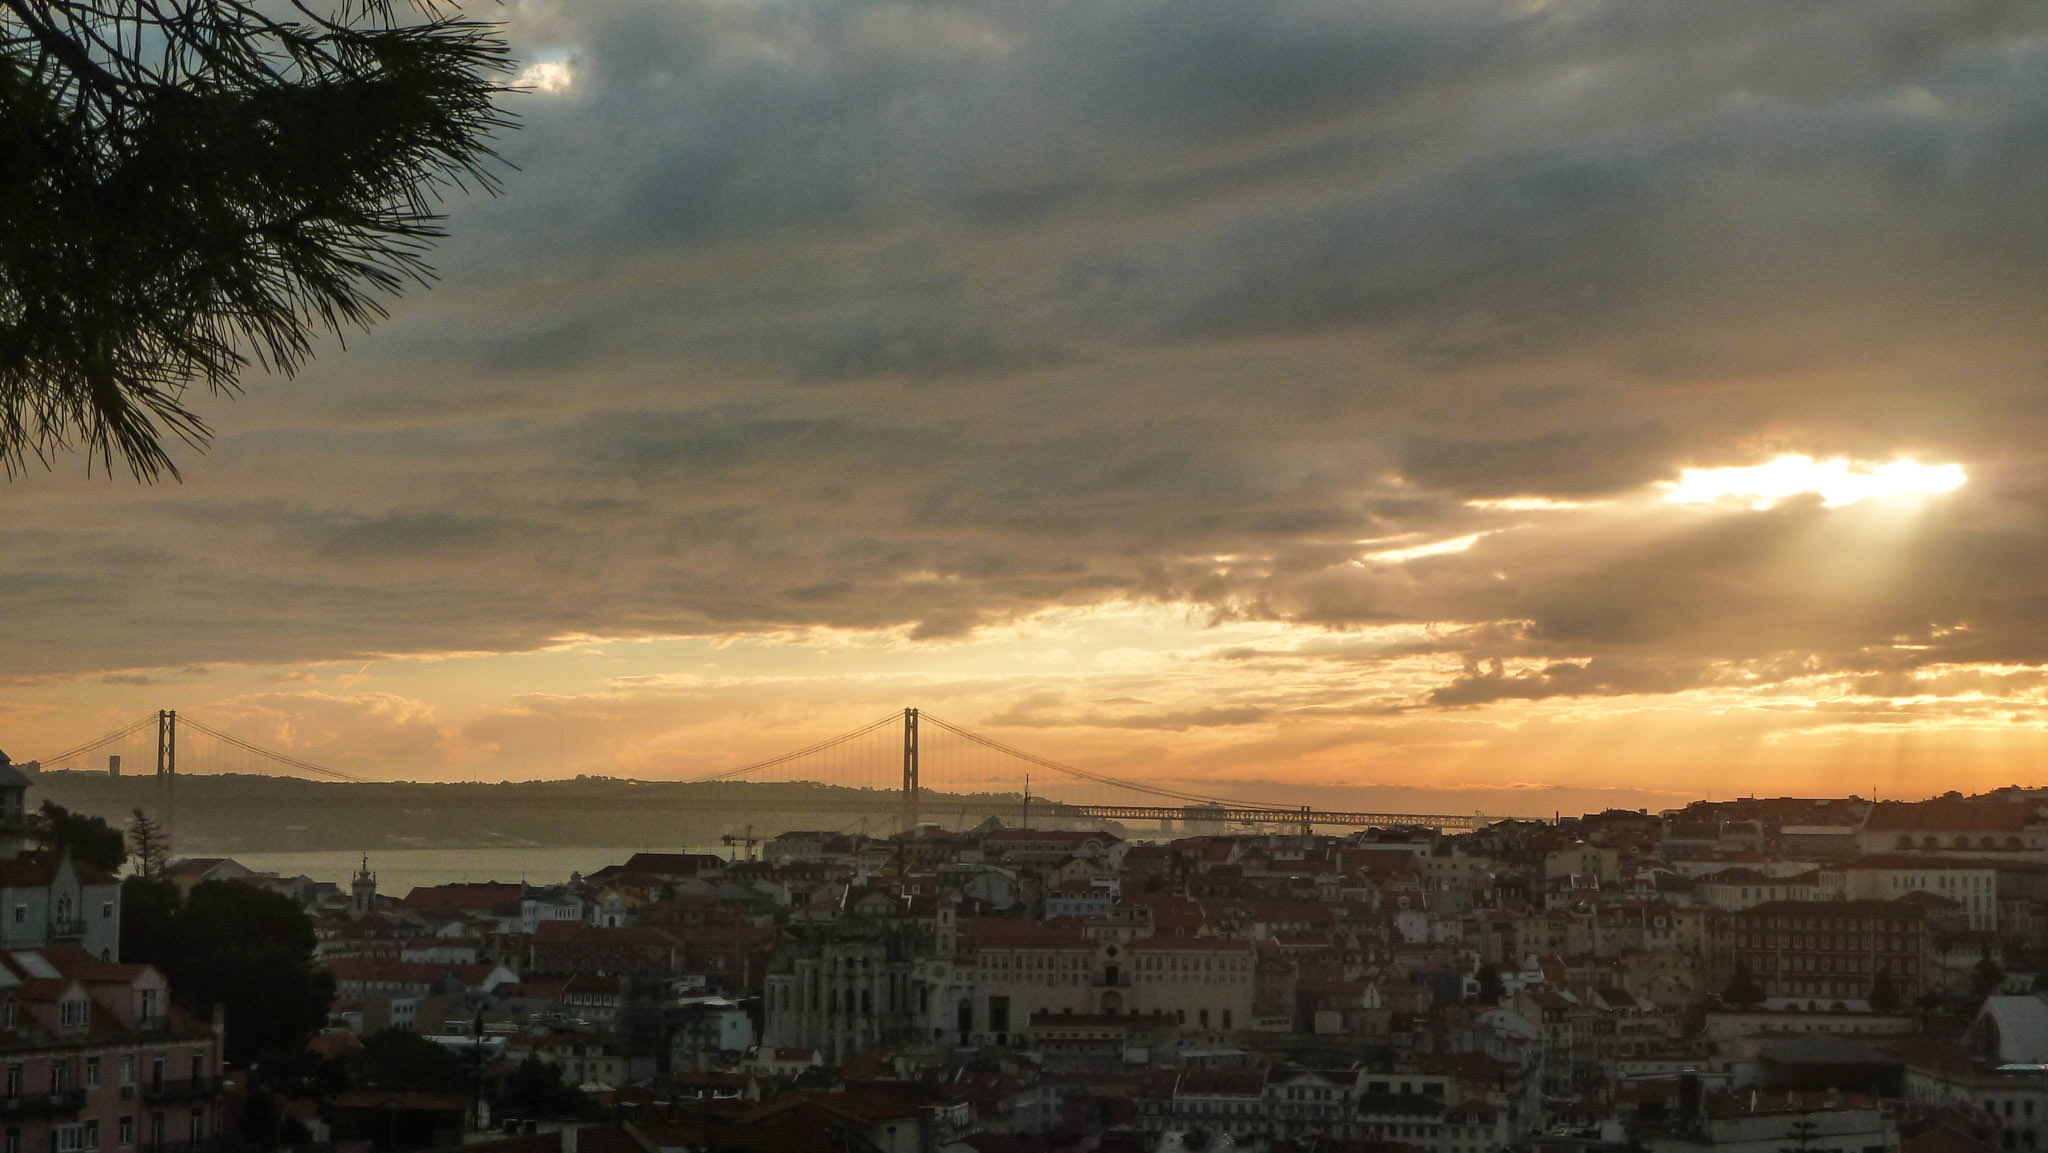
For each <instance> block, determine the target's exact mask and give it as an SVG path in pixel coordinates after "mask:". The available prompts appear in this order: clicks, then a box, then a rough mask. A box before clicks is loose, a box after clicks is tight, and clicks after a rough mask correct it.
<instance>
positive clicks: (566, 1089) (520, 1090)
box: [498, 1056, 589, 1117]
mask: <svg viewBox="0 0 2048 1153" xmlns="http://www.w3.org/2000/svg"><path fill="white" fill-rule="evenodd" d="M588 1107H589V1101H588V1100H587V1099H586V1098H585V1097H584V1095H583V1091H582V1090H581V1089H579V1088H577V1087H576V1086H574V1085H568V1084H564V1083H563V1081H562V1068H561V1066H559V1065H551V1064H549V1063H548V1062H546V1061H543V1060H541V1059H540V1058H539V1057H537V1056H528V1057H527V1058H526V1060H524V1061H521V1062H520V1063H519V1067H518V1068H517V1069H514V1070H512V1072H511V1074H510V1075H508V1076H507V1077H506V1078H505V1084H504V1087H503V1090H502V1092H501V1094H500V1096H499V1099H498V1110H499V1112H500V1113H502V1114H504V1115H505V1116H508V1117H576V1116H580V1115H582V1113H583V1112H584V1111H585V1110H586V1109H587V1108H588Z"/></svg>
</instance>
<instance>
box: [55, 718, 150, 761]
mask: <svg viewBox="0 0 2048 1153" xmlns="http://www.w3.org/2000/svg"><path fill="white" fill-rule="evenodd" d="M154 724H156V714H155V713H151V714H149V715H148V716H146V717H142V718H140V719H139V720H136V721H135V722H134V723H132V724H129V725H126V726H124V727H122V728H118V729H115V730H113V731H112V732H109V733H107V734H106V735H104V736H99V737H94V738H93V739H92V740H89V741H87V742H85V743H84V744H82V745H74V746H73V747H71V748H68V749H65V750H64V751H63V752H61V753H58V754H57V755H56V756H53V757H44V758H43V759H42V761H41V763H42V764H45V765H58V764H62V763H64V762H65V761H68V760H71V759H73V758H75V757H82V756H84V755H85V754H87V753H89V752H92V751H93V750H94V749H98V748H102V747H104V746H107V745H111V744H113V743H114V742H115V741H119V740H125V739H126V738H128V737H131V736H134V735H135V734H136V733H138V732H141V731H142V730H143V729H146V728H148V727H150V726H152V725H154Z"/></svg>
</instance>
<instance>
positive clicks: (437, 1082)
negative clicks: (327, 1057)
mask: <svg viewBox="0 0 2048 1153" xmlns="http://www.w3.org/2000/svg"><path fill="white" fill-rule="evenodd" d="M349 1075H350V1080H351V1081H353V1082H354V1083H355V1084H358V1085H362V1086H365V1087H367V1088H371V1089H384V1090H396V1091H408V1092H414V1093H466V1092H468V1091H469V1088H470V1079H471V1073H470V1068H469V1064H468V1062H466V1061H464V1060H463V1059H462V1058H461V1057H458V1056H456V1055H455V1054H454V1053H451V1052H449V1051H448V1050H447V1049H446V1048H443V1047H442V1046H440V1045H436V1044H435V1043H433V1042H432V1041H429V1040H427V1039H426V1038H424V1037H421V1036H420V1035H419V1034H417V1033H410V1032H407V1031H406V1030H404V1029H383V1030H380V1031H379V1032H377V1033H376V1034H375V1035H374V1036H372V1037H371V1038H370V1039H369V1040H368V1041H365V1042H363V1051H362V1052H361V1053H358V1054H356V1055H355V1057H354V1058H352V1059H351V1060H350V1061H349Z"/></svg>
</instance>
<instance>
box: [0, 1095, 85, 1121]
mask: <svg viewBox="0 0 2048 1153" xmlns="http://www.w3.org/2000/svg"><path fill="white" fill-rule="evenodd" d="M84 1107H85V1090H83V1089H59V1090H57V1091H56V1092H54V1093H24V1094H22V1095H21V1096H19V1097H0V1114H5V1115H6V1116H9V1117H55V1116H62V1115H65V1114H69V1113H76V1112H78V1111H79V1110H80V1109H83V1108H84Z"/></svg>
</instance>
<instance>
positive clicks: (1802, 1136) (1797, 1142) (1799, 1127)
mask: <svg viewBox="0 0 2048 1153" xmlns="http://www.w3.org/2000/svg"><path fill="white" fill-rule="evenodd" d="M1785 1136H1787V1137H1789V1138H1791V1139H1792V1142H1793V1143H1792V1144H1790V1145H1780V1146H1778V1153H1807V1150H1809V1149H1810V1148H1812V1146H1813V1140H1814V1138H1816V1137H1818V1136H1820V1126H1818V1125H1816V1124H1814V1123H1813V1120H1812V1119H1811V1118H1809V1117H1807V1116H1806V1115H1805V1114H1804V1113H1802V1114H1800V1115H1799V1120H1797V1121H1794V1122H1793V1123H1792V1127H1791V1128H1789V1129H1787V1130H1785Z"/></svg>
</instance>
